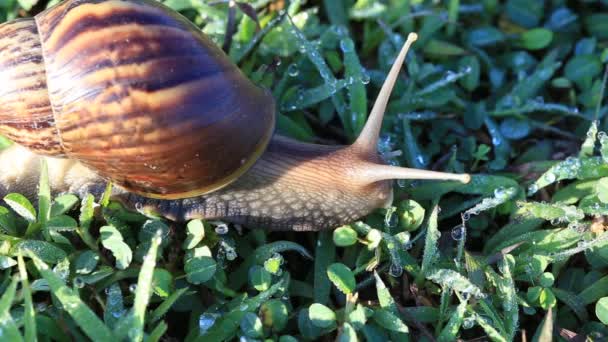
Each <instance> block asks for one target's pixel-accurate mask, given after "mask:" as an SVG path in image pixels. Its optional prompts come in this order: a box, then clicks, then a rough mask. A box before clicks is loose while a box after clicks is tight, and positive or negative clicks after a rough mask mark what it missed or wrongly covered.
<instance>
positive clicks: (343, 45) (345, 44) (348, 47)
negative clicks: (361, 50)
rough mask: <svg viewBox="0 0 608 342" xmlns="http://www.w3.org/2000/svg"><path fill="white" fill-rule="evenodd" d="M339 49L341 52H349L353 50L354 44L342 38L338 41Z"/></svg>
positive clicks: (350, 40) (348, 39)
mask: <svg viewBox="0 0 608 342" xmlns="http://www.w3.org/2000/svg"><path fill="white" fill-rule="evenodd" d="M340 49H341V50H342V52H351V51H353V50H354V49H355V44H354V43H353V41H352V39H350V38H344V39H341V40H340Z"/></svg>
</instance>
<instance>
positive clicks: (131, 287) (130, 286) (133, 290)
mask: <svg viewBox="0 0 608 342" xmlns="http://www.w3.org/2000/svg"><path fill="white" fill-rule="evenodd" d="M135 291H137V284H131V285H129V292H131V293H135Z"/></svg>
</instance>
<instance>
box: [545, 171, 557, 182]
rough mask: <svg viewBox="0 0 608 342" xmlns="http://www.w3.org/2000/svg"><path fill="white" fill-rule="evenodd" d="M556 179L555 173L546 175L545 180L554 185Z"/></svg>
mask: <svg viewBox="0 0 608 342" xmlns="http://www.w3.org/2000/svg"><path fill="white" fill-rule="evenodd" d="M555 179H556V177H555V174H554V173H553V172H548V173H546V174H545V180H546V181H547V182H549V183H553V182H555Z"/></svg>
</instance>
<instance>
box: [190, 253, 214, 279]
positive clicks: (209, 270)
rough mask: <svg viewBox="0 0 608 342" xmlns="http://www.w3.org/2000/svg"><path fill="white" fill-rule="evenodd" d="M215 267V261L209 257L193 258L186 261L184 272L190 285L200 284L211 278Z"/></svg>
mask: <svg viewBox="0 0 608 342" xmlns="http://www.w3.org/2000/svg"><path fill="white" fill-rule="evenodd" d="M216 267H217V265H216V263H215V260H213V258H211V257H205V256H203V257H194V258H190V259H188V260H187V261H186V265H185V266H184V271H185V272H186V277H187V279H188V281H189V282H190V283H192V284H201V283H204V282H206V281H208V280H209V279H211V278H212V277H213V275H214V274H215V270H216Z"/></svg>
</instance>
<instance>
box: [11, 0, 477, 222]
mask: <svg viewBox="0 0 608 342" xmlns="http://www.w3.org/2000/svg"><path fill="white" fill-rule="evenodd" d="M415 40H416V35H415V34H413V33H412V34H410V35H409V37H408V40H407V42H406V43H405V44H404V46H403V49H402V50H401V52H400V53H399V55H398V57H397V59H396V60H395V64H394V65H393V66H392V68H391V70H390V72H389V74H388V76H387V79H386V81H385V83H384V85H383V86H382V89H381V91H380V93H379V95H378V98H377V100H376V102H375V104H374V106H373V108H372V110H371V112H370V114H369V118H368V122H367V123H366V125H365V127H364V128H363V130H362V132H361V134H360V136H359V137H358V138H357V140H356V141H355V143H353V144H352V145H347V146H326V145H317V144H308V143H302V142H298V141H295V140H292V139H289V138H286V137H282V136H280V135H278V134H275V133H274V126H275V103H274V100H273V98H272V97H271V96H270V95H269V92H267V91H265V90H263V89H261V88H259V87H258V86H256V85H254V84H253V83H252V82H251V81H249V80H248V79H247V78H246V76H245V75H244V74H243V73H242V72H241V71H240V70H239V69H238V67H237V66H236V65H234V64H233V63H232V62H231V61H230V60H229V58H228V57H227V56H226V55H225V54H224V53H223V51H222V50H221V49H219V48H218V47H217V46H216V45H215V44H214V43H213V42H212V41H211V40H210V39H209V38H207V37H206V36H204V34H202V33H201V31H200V29H198V28H197V27H195V26H194V25H193V24H191V23H190V22H188V21H187V19H185V18H184V17H183V16H181V15H180V14H178V13H176V12H174V11H172V10H171V9H169V8H167V7H165V6H164V5H162V4H160V3H158V2H155V1H152V0H84V1H83V0H68V1H65V2H62V3H60V4H58V5H56V6H54V7H52V8H49V9H47V10H46V11H44V12H42V13H40V14H38V15H37V16H35V17H34V18H29V19H19V20H16V21H12V22H8V23H4V24H2V25H0V82H1V84H3V87H0V133H2V134H3V135H5V136H7V137H9V138H10V139H11V140H13V141H15V142H16V144H13V145H12V146H11V147H9V148H7V149H5V150H3V151H1V152H0V195H1V196H4V195H6V194H7V193H9V192H18V193H22V194H24V195H26V196H27V197H28V198H30V199H32V200H35V199H36V195H37V194H36V192H37V184H38V179H39V174H40V169H41V165H43V163H42V159H43V158H44V159H45V160H46V165H47V166H48V173H49V181H50V185H51V189H52V190H53V192H54V193H55V194H58V193H66V192H67V193H74V194H77V195H79V196H81V197H82V196H84V195H85V194H87V193H91V194H93V195H95V196H99V195H100V194H101V193H102V192H103V191H104V189H105V187H106V184H107V182H108V181H112V184H114V189H113V193H112V198H113V199H114V200H116V201H119V202H121V203H122V204H123V205H125V207H127V208H129V209H133V210H138V211H143V212H146V213H154V214H156V215H160V216H162V217H165V218H167V219H169V220H175V221H185V220H190V219H194V218H204V219H212V220H222V221H226V222H231V223H236V224H243V225H245V226H247V227H251V228H263V229H270V230H296V231H310V230H321V229H332V228H335V227H337V226H340V225H343V224H347V223H350V222H352V221H354V220H356V219H359V218H361V217H363V216H365V215H367V214H369V213H370V212H371V211H373V210H374V209H376V208H380V207H385V206H387V205H390V204H391V202H392V180H393V179H442V180H454V181H460V182H468V181H469V179H470V177H469V175H467V174H460V175H457V174H450V173H442V172H433V171H426V170H417V169H408V168H402V167H396V166H390V165H386V164H385V163H384V162H383V160H382V159H381V158H380V156H379V155H378V153H377V148H376V146H377V142H378V135H379V132H380V128H381V124H382V118H383V116H384V111H385V109H386V105H387V102H388V99H389V95H390V92H391V91H392V88H393V86H394V84H395V81H396V79H397V77H398V74H399V70H400V67H401V65H402V64H403V62H404V59H405V55H406V53H407V50H408V49H409V47H410V45H411V44H412V43H413V42H414V41H415Z"/></svg>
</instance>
